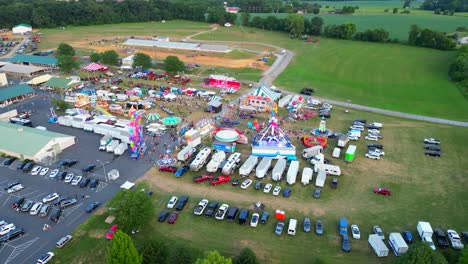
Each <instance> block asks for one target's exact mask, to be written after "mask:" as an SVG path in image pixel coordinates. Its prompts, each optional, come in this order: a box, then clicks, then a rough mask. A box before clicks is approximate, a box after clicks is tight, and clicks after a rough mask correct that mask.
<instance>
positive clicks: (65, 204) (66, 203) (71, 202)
mask: <svg viewBox="0 0 468 264" xmlns="http://www.w3.org/2000/svg"><path fill="white" fill-rule="evenodd" d="M77 202H78V201H77V200H76V199H74V198H72V199H67V200H64V201H62V202H60V204H59V205H60V208H62V209H63V208H67V207H69V206H73V205H75V204H76V203H77Z"/></svg>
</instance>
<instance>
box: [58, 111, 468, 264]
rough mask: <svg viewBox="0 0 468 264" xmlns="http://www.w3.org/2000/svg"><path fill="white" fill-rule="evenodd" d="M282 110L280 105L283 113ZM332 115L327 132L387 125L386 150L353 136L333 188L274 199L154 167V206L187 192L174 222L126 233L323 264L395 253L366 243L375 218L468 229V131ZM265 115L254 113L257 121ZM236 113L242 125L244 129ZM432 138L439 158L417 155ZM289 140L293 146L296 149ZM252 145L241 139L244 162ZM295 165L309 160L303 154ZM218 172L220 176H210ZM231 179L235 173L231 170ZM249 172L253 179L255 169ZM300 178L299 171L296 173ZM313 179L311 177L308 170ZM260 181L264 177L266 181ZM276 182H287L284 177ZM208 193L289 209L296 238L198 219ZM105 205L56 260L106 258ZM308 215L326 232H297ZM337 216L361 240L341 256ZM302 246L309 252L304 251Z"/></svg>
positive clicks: (235, 202)
mask: <svg viewBox="0 0 468 264" xmlns="http://www.w3.org/2000/svg"><path fill="white" fill-rule="evenodd" d="M279 115H280V116H284V115H285V112H284V111H280V113H279ZM332 116H333V118H332V119H330V120H329V121H328V122H327V128H329V129H332V130H334V131H341V132H343V131H345V130H346V129H347V127H348V126H349V125H350V123H351V120H353V119H355V118H364V119H367V120H368V121H378V122H382V123H383V124H384V128H383V130H382V134H383V136H384V138H383V139H382V140H381V141H380V142H379V143H382V144H383V145H384V147H385V148H384V151H385V154H386V155H385V157H383V158H382V159H381V160H379V161H374V160H370V159H366V158H364V157H363V156H364V154H365V146H366V144H368V143H370V142H367V141H365V140H361V141H358V142H356V143H355V144H356V145H357V146H358V152H357V156H356V160H355V161H354V162H352V163H349V164H345V162H344V161H343V160H342V159H340V160H337V159H333V158H330V159H331V160H332V163H333V164H336V165H340V166H341V168H342V173H343V175H342V176H339V187H338V189H331V188H330V187H329V186H328V184H329V181H330V178H328V179H327V182H326V186H325V187H324V190H323V193H322V197H321V198H320V199H319V200H316V199H314V198H312V191H313V190H314V187H313V185H308V186H302V185H301V184H300V183H299V180H300V179H298V182H297V183H296V184H295V185H293V186H292V187H290V188H291V189H292V195H291V197H290V198H283V197H281V196H279V197H274V196H272V195H271V194H264V193H262V192H261V191H256V190H254V189H253V186H251V187H250V188H249V189H248V190H241V189H240V188H239V187H232V186H231V185H230V184H226V185H220V186H216V187H213V186H209V185H208V184H207V183H200V184H194V183H193V182H192V177H193V176H196V175H199V174H201V173H204V172H205V171H204V170H203V169H202V170H201V171H199V172H188V173H186V174H184V175H183V176H182V177H181V178H175V177H174V176H173V175H172V174H170V173H160V172H158V171H157V169H152V170H151V171H150V172H148V173H147V175H146V176H145V177H144V178H143V179H142V181H144V182H146V183H147V184H148V185H150V186H151V188H152V190H153V191H154V195H153V197H154V202H155V206H156V211H157V213H159V212H160V211H161V210H163V209H165V204H166V203H167V200H168V199H169V198H170V197H171V196H172V195H179V196H180V195H183V194H186V195H189V196H190V201H189V203H188V205H187V206H186V208H185V209H184V211H183V212H182V214H181V216H179V219H178V221H177V223H176V224H175V225H168V224H167V223H158V222H156V220H153V221H152V222H151V223H150V224H149V225H148V226H146V227H144V228H143V229H142V231H141V232H140V233H138V234H137V235H135V236H134V237H133V238H134V240H135V243H136V244H137V245H138V244H141V243H144V240H145V238H147V237H152V236H159V237H162V238H163V239H164V240H166V241H168V242H170V243H173V242H176V241H178V242H181V243H188V244H190V245H191V246H193V247H195V248H196V249H199V250H201V251H203V250H206V249H208V248H209V249H217V250H219V251H221V253H223V254H225V255H228V256H234V255H237V254H238V253H239V251H240V250H241V249H242V248H243V247H245V246H249V247H251V248H252V249H253V250H254V251H255V252H256V254H257V256H258V257H259V258H260V259H261V260H262V263H310V262H311V261H312V260H313V259H314V258H315V257H317V256H319V257H320V259H322V260H324V262H325V263H391V262H392V261H393V260H394V259H395V257H394V256H393V253H390V254H391V256H390V257H388V258H385V259H378V258H377V257H376V256H375V255H374V254H373V253H372V252H371V250H370V249H369V246H368V244H367V236H368V234H369V233H370V232H371V229H372V226H373V225H376V224H378V225H380V226H381V227H382V229H383V230H384V232H385V233H386V234H388V232H394V231H402V230H404V229H409V230H411V231H412V232H413V234H414V235H415V234H416V223H417V221H419V220H427V221H429V222H431V224H432V226H433V227H440V228H442V229H448V228H454V229H456V230H458V231H465V230H467V229H468V226H467V225H466V221H465V215H466V214H467V212H466V208H468V198H467V197H466V195H465V189H466V186H468V181H467V178H466V173H465V172H466V170H467V169H468V162H467V158H466V157H467V156H468V149H467V148H466V144H463V143H462V144H460V143H461V142H467V140H468V129H467V128H459V127H451V126H445V125H436V124H428V123H424V122H414V121H408V120H402V119H397V118H393V117H387V116H381V115H376V114H371V113H367V112H360V111H351V113H348V114H345V113H344V109H343V108H339V107H334V108H333V110H332ZM265 118H266V116H263V118H259V122H263V120H265ZM246 122H247V121H246V120H243V122H242V124H241V125H239V128H241V129H242V128H245V127H246ZM318 122H319V121H318V118H312V119H310V120H308V121H298V122H296V123H295V124H288V125H285V126H284V128H285V129H288V130H292V129H302V128H305V127H307V128H314V127H317V126H318ZM429 136H431V137H435V138H438V139H440V140H441V141H442V145H441V146H442V148H443V150H442V155H443V156H442V157H441V158H431V157H426V156H424V155H423V148H422V147H423V144H422V138H424V137H429ZM292 138H293V139H294V142H293V143H294V144H295V146H296V147H297V148H298V150H297V153H300V152H301V150H302V149H303V147H302V146H301V145H300V144H299V143H298V142H297V140H296V138H295V137H292ZM335 145H336V140H330V141H329V145H328V147H327V149H326V151H325V153H326V156H327V157H329V156H330V153H331V152H332V149H333V147H335ZM249 149H250V148H249V147H248V146H246V145H239V151H240V152H242V153H243V158H242V160H243V161H245V159H246V155H248V153H249ZM300 163H301V170H302V167H303V166H306V165H307V163H306V161H304V160H302V159H300ZM216 175H218V174H216ZM234 177H235V178H238V176H237V173H236V174H235V175H234ZM250 178H251V179H253V180H254V182H255V181H256V179H255V178H254V176H253V175H251V176H250ZM298 178H300V177H298ZM314 180H315V174H314ZM263 182H264V183H267V182H270V180H269V179H268V178H266V179H264V180H263ZM280 185H281V186H282V187H283V189H284V188H285V187H287V185H286V183H284V182H282V183H280ZM377 186H385V187H389V188H390V189H392V192H393V194H392V196H390V197H385V196H380V195H375V194H373V193H372V188H374V187H377ZM201 198H208V199H209V200H218V201H220V202H226V203H228V204H230V205H231V206H238V207H242V208H252V204H253V203H255V202H257V201H261V202H263V203H264V204H265V205H266V210H267V211H269V212H270V213H272V212H274V210H275V209H283V210H285V211H286V216H287V218H292V217H294V218H297V219H299V225H298V232H297V234H296V236H295V237H291V236H287V235H286V234H284V233H283V235H282V236H281V237H277V236H276V235H274V234H273V229H274V225H275V223H276V221H275V220H274V219H273V218H272V217H270V221H269V223H268V224H267V225H266V226H264V225H259V226H258V227H257V228H255V229H254V228H251V227H249V226H239V225H238V224H237V222H226V221H223V222H218V221H216V220H214V219H208V218H206V217H204V216H201V217H196V216H194V215H193V214H192V208H193V207H194V206H195V205H196V204H197V203H198V201H199V199H201ZM108 214H109V212H108V211H105V210H103V211H99V212H98V213H97V216H94V217H92V218H91V219H90V220H88V221H87V222H86V223H84V224H83V225H82V226H81V227H80V228H78V229H77V230H76V231H75V233H74V236H75V239H74V240H73V241H71V243H70V244H69V245H67V247H66V248H64V249H60V250H56V253H57V261H56V263H88V262H90V261H92V262H96V260H97V259H103V257H104V255H105V247H106V246H107V244H108V243H107V241H105V239H104V238H103V236H104V234H105V232H106V230H107V229H108V227H109V225H106V224H104V223H103V220H104V219H105V218H106V216H107V215H108ZM304 216H309V217H311V219H312V221H313V222H315V220H317V219H321V220H323V222H324V225H325V235H324V236H322V237H319V236H317V235H315V234H314V233H313V232H311V233H308V234H306V233H304V232H302V219H303V217H304ZM339 217H346V218H347V219H348V221H349V224H354V223H356V224H358V225H359V226H360V229H361V232H362V234H361V237H362V238H361V240H359V241H356V240H351V246H352V251H351V253H343V252H342V251H341V250H340V248H339V245H340V237H339V236H338V235H337V224H338V218H339ZM305 248H307V250H304V249H305Z"/></svg>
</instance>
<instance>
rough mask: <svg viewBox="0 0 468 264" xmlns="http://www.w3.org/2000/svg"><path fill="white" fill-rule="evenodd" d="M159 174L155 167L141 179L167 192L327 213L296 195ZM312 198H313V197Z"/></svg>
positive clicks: (305, 211)
mask: <svg viewBox="0 0 468 264" xmlns="http://www.w3.org/2000/svg"><path fill="white" fill-rule="evenodd" d="M158 174H159V173H158V172H157V171H156V170H155V169H152V170H150V171H149V172H147V173H146V174H145V176H144V177H143V178H141V179H140V180H141V181H146V182H147V183H149V184H150V185H151V186H152V187H153V188H156V189H159V190H161V191H164V192H167V193H174V192H175V193H184V194H186V195H189V196H203V197H206V198H207V199H217V200H222V201H232V202H241V203H252V204H253V203H255V202H257V201H261V202H262V203H264V204H265V205H266V206H267V207H268V208H271V209H281V210H287V211H291V210H293V211H298V212H302V213H304V214H313V215H314V216H316V217H319V216H322V215H325V214H326V209H324V208H322V207H320V206H318V205H317V204H312V203H304V201H302V200H298V199H295V198H294V197H290V198H287V199H286V198H284V197H280V196H278V197H275V196H273V195H271V194H262V195H261V196H259V197H257V196H254V195H251V194H248V193H244V192H248V191H244V190H241V189H240V187H237V188H234V187H233V191H230V190H224V189H221V188H216V187H214V186H209V185H206V184H188V183H186V182H181V179H178V178H175V177H168V176H166V175H160V174H159V175H158ZM251 188H253V187H251ZM259 192H260V191H259ZM310 199H313V198H312V197H311V198H310Z"/></svg>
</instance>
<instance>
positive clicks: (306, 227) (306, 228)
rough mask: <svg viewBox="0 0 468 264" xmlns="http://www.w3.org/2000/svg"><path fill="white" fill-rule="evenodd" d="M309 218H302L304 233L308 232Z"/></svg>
mask: <svg viewBox="0 0 468 264" xmlns="http://www.w3.org/2000/svg"><path fill="white" fill-rule="evenodd" d="M310 226H311V224H310V218H309V217H306V218H304V232H307V233H308V232H310Z"/></svg>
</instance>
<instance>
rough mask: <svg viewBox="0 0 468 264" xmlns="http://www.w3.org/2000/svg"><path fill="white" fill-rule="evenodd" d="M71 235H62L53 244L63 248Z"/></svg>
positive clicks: (70, 238)
mask: <svg viewBox="0 0 468 264" xmlns="http://www.w3.org/2000/svg"><path fill="white" fill-rule="evenodd" d="M72 238H73V236H72V235H66V236H64V237H62V238H61V239H60V240H59V241H57V243H55V246H56V247H57V248H63V247H64V246H65V245H66V244H67V243H68V242H70V240H72Z"/></svg>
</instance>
